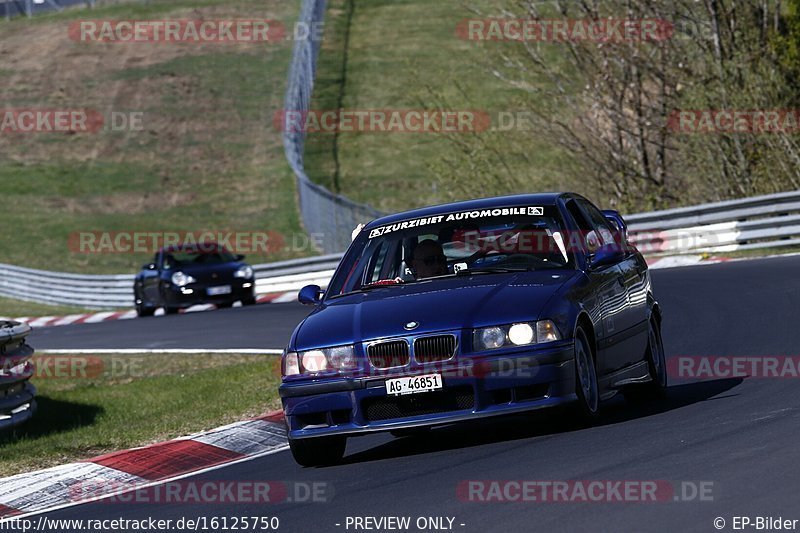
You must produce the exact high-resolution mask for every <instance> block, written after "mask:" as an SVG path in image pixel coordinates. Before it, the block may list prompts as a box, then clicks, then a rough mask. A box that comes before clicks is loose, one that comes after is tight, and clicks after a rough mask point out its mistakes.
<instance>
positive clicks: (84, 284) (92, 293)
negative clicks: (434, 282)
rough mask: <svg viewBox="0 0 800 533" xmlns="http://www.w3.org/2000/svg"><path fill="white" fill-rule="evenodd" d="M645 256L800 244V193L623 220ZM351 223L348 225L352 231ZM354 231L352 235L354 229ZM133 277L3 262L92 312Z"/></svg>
mask: <svg viewBox="0 0 800 533" xmlns="http://www.w3.org/2000/svg"><path fill="white" fill-rule="evenodd" d="M625 219H626V221H628V223H629V227H628V229H629V235H630V238H631V240H632V241H633V242H634V243H635V244H636V245H637V246H638V247H639V249H640V250H641V251H642V252H643V253H645V254H647V255H663V254H681V253H701V252H726V251H731V250H744V249H752V248H767V247H781V246H798V245H800V191H795V192H788V193H779V194H774V195H767V196H758V197H753V198H745V199H742V200H732V201H728V202H717V203H712V204H703V205H698V206H694V207H684V208H679V209H669V210H666V211H655V212H652V213H641V214H634V215H628V216H626V217H625ZM352 229H353V228H350V232H351V231H352ZM350 232H348V235H349V234H350ZM340 258H341V254H327V255H322V256H318V257H310V258H302V259H290V260H287V261H280V262H276V263H266V264H260V265H253V269H254V270H255V273H256V291H257V293H259V294H265V293H270V292H283V291H292V290H297V289H299V288H300V287H302V286H303V285H306V284H311V283H313V284H318V285H322V286H324V285H325V284H326V282H327V280H329V279H330V277H331V275H332V274H333V271H334V270H335V269H336V266H337V265H338V263H339V260H340ZM133 278H134V276H133V275H130V274H121V275H87V274H69V273H64V272H49V271H45V270H35V269H31V268H24V267H17V266H12V265H3V264H0V296H8V297H12V298H17V299H20V300H28V301H34V302H41V303H45V304H61V305H72V306H77V307H85V308H89V309H111V308H120V307H131V305H132V304H133Z"/></svg>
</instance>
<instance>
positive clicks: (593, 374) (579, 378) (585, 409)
mask: <svg viewBox="0 0 800 533" xmlns="http://www.w3.org/2000/svg"><path fill="white" fill-rule="evenodd" d="M575 392H576V393H577V395H578V401H577V403H576V405H575V411H576V412H577V415H578V417H579V418H581V419H583V420H584V421H591V420H593V419H594V418H596V417H597V414H598V412H599V410H600V387H599V386H598V384H597V369H596V368H595V361H594V356H593V355H592V349H591V347H590V345H589V340H588V339H587V338H586V334H585V333H584V332H583V329H582V328H580V327H578V329H577V330H576V331H575Z"/></svg>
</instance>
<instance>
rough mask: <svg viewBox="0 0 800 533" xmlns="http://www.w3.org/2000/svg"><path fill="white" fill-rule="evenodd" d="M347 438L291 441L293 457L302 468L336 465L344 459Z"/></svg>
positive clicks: (337, 436) (333, 437)
mask: <svg viewBox="0 0 800 533" xmlns="http://www.w3.org/2000/svg"><path fill="white" fill-rule="evenodd" d="M346 447H347V437H345V436H339V435H335V436H332V437H316V438H310V439H289V448H290V449H291V450H292V457H294V460H295V461H296V462H297V464H299V465H300V466H327V465H334V464H336V463H338V462H339V461H341V460H342V457H344V449H345V448H346Z"/></svg>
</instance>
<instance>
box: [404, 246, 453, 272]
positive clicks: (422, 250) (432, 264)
mask: <svg viewBox="0 0 800 533" xmlns="http://www.w3.org/2000/svg"><path fill="white" fill-rule="evenodd" d="M410 263H411V268H413V269H414V272H416V275H417V279H422V278H432V277H435V276H446V275H447V273H448V272H447V257H445V255H444V250H443V249H442V245H441V244H439V243H438V242H436V241H434V240H433V239H426V240H424V241H422V242H421V243H419V244H417V246H416V248H414V253H413V254H412V257H411V261H410Z"/></svg>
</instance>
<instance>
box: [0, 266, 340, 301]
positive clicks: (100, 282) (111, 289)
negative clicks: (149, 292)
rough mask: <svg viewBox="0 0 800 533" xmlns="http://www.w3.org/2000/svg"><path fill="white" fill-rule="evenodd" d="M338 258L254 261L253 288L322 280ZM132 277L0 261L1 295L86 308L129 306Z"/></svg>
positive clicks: (271, 288)
mask: <svg viewBox="0 0 800 533" xmlns="http://www.w3.org/2000/svg"><path fill="white" fill-rule="evenodd" d="M340 258H341V255H322V256H318V257H310V258H304V259H290V260H287V261H279V262H276V263H266V264H260V265H253V270H254V271H255V274H256V292H257V293H259V294H265V293H269V292H280V291H284V290H292V288H294V287H295V286H296V285H297V283H300V282H303V281H308V283H322V282H324V280H325V279H326V278H325V276H327V277H328V278H329V277H330V274H332V273H333V270H334V269H335V268H336V266H337V265H338V264H339V259H340ZM309 273H311V275H309ZM320 273H322V274H320ZM133 279H134V275H132V274H114V275H89V274H70V273H66V272H50V271H47V270H36V269H33V268H25V267H18V266H13V265H4V264H0V296H7V297H10V298H16V299H18V300H26V301H32V302H39V303H44V304H52V305H70V306H75V307H84V308H87V309H114V308H120V307H131V306H132V305H133ZM287 287H288V288H287Z"/></svg>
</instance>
